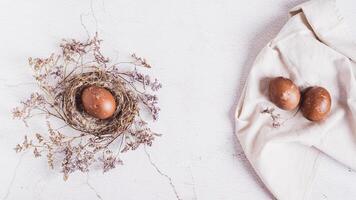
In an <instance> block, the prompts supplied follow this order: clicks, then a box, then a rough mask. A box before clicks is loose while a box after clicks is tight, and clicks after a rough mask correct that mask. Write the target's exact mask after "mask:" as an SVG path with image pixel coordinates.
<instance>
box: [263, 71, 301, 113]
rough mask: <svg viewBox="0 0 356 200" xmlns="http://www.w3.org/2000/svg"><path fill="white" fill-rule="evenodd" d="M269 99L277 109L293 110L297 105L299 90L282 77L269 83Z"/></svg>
mask: <svg viewBox="0 0 356 200" xmlns="http://www.w3.org/2000/svg"><path fill="white" fill-rule="evenodd" d="M268 92H269V98H270V100H271V101H272V102H273V103H274V104H275V105H276V106H278V107H279V108H281V109H284V110H293V109H295V108H296V107H297V106H298V105H299V101H300V91H299V88H298V87H297V86H296V85H295V84H294V83H293V82H292V81H291V80H290V79H287V78H284V77H276V78H273V79H272V80H271V81H270V83H269V88H268Z"/></svg>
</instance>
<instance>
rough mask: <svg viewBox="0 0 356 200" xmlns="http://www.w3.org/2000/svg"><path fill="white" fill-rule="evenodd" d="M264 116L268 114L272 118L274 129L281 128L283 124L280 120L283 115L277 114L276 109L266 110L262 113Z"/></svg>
mask: <svg viewBox="0 0 356 200" xmlns="http://www.w3.org/2000/svg"><path fill="white" fill-rule="evenodd" d="M261 113H262V114H267V115H269V116H270V117H271V119H272V127H273V128H278V127H280V126H281V122H280V118H281V115H280V114H277V113H275V109H274V108H272V107H271V108H265V109H263V110H262V111H261Z"/></svg>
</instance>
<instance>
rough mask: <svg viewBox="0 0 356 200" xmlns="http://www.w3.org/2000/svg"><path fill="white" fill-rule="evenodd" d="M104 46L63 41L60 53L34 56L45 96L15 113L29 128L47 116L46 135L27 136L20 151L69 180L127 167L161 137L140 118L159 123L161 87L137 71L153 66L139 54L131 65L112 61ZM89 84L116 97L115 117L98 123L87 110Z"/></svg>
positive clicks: (94, 40) (35, 71)
mask: <svg viewBox="0 0 356 200" xmlns="http://www.w3.org/2000/svg"><path fill="white" fill-rule="evenodd" d="M101 42H102V40H100V39H99V38H98V35H95V36H94V37H93V38H90V39H88V40H87V41H85V42H81V41H77V40H74V39H71V40H63V42H62V43H61V44H60V50H61V51H60V52H59V53H53V54H51V55H50V56H49V57H47V58H30V59H29V64H30V67H31V69H32V70H33V77H34V79H35V80H36V83H37V84H38V86H39V89H40V92H33V93H32V94H31V96H30V98H28V99H27V100H25V101H22V102H21V105H20V106H19V107H16V108H15V109H14V110H13V112H12V114H13V117H14V118H16V119H20V120H22V121H23V122H24V123H25V125H26V126H29V125H30V123H31V119H33V118H37V117H43V116H44V119H45V122H46V127H47V131H45V132H42V133H41V132H36V133H34V134H33V133H30V134H29V135H25V137H24V140H23V141H22V142H21V143H19V144H17V146H16V147H15V150H16V152H22V151H25V150H31V151H32V152H33V155H34V156H35V157H45V158H46V159H47V162H48V165H49V166H50V168H52V169H55V168H59V169H61V172H62V173H63V175H64V180H67V178H68V176H69V174H70V173H73V172H75V171H82V172H87V171H89V170H90V169H91V168H92V167H91V166H92V165H94V164H99V165H100V166H101V167H102V169H103V171H104V172H106V171H108V170H110V169H113V168H115V167H116V166H117V165H118V164H122V160H121V159H120V155H121V153H124V152H127V151H128V150H135V149H137V148H138V147H139V146H141V145H147V146H151V145H152V142H153V141H154V139H155V138H156V136H159V134H157V133H155V132H153V131H152V130H151V129H150V128H149V126H148V122H147V119H144V118H143V117H141V116H143V115H141V113H142V112H146V113H149V114H150V116H151V117H152V119H153V121H155V120H157V119H158V114H159V111H160V109H159V107H158V106H157V105H158V98H157V96H156V95H155V93H156V92H157V91H158V90H159V89H160V88H161V84H160V83H159V82H158V80H157V79H153V78H152V77H151V76H149V75H145V74H143V73H141V72H140V71H139V70H138V68H139V67H141V69H142V70H145V69H148V68H151V66H150V65H149V64H148V63H147V62H146V60H145V59H144V58H141V57H138V56H136V55H135V54H133V55H131V58H130V61H125V62H116V63H113V62H112V61H111V59H109V58H107V57H105V56H104V55H103V54H102V52H101ZM89 86H99V87H102V88H105V89H107V90H108V91H110V92H111V94H112V95H113V96H114V99H115V101H116V105H117V107H116V110H115V112H114V114H113V115H112V116H111V117H110V118H108V119H97V118H95V117H93V116H91V115H89V114H88V113H86V112H85V111H84V109H83V105H82V102H81V94H82V91H83V90H84V89H85V88H86V87H89ZM144 116H147V115H144ZM148 116H149V115H148ZM60 123H61V125H59V124H60ZM70 130H72V131H70ZM115 141H118V142H115Z"/></svg>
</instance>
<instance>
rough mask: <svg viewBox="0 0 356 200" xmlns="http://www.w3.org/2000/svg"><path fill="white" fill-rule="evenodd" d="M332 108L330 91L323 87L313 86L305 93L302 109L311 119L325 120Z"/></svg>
mask: <svg viewBox="0 0 356 200" xmlns="http://www.w3.org/2000/svg"><path fill="white" fill-rule="evenodd" d="M330 110H331V96H330V93H329V92H328V91H327V90H326V89H325V88H323V87H312V88H309V89H307V91H306V92H305V93H304V94H303V101H302V105H301V111H302V113H303V116H304V117H305V118H307V119H308V120H310V121H321V120H324V119H325V118H326V117H327V116H328V114H329V113H330Z"/></svg>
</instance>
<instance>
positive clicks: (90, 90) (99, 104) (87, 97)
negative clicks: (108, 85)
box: [81, 86, 116, 119]
mask: <svg viewBox="0 0 356 200" xmlns="http://www.w3.org/2000/svg"><path fill="white" fill-rule="evenodd" d="M81 100H82V104H83V107H84V111H85V112H87V113H88V114H89V115H91V116H93V117H95V118H98V119H107V118H110V117H111V116H112V115H113V114H114V112H115V110H116V101H115V98H114V96H113V95H112V94H111V92H110V91H109V90H107V89H105V88H103V87H98V86H89V87H87V88H85V89H84V90H83V92H82V95H81Z"/></svg>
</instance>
